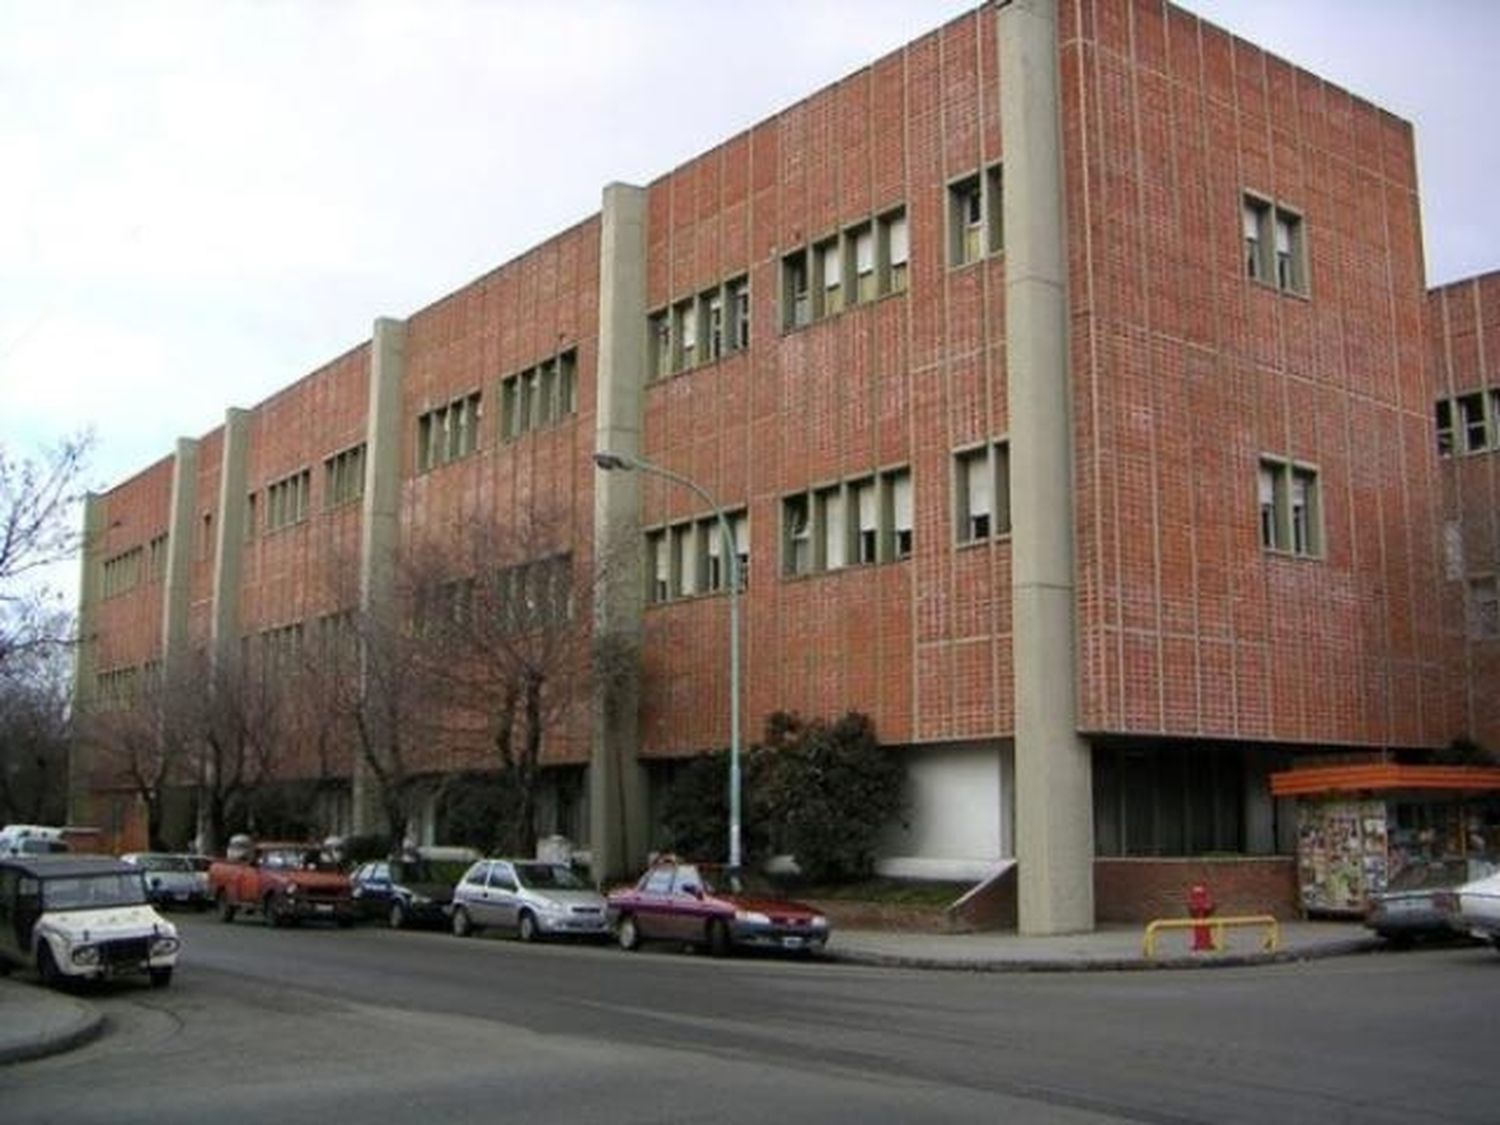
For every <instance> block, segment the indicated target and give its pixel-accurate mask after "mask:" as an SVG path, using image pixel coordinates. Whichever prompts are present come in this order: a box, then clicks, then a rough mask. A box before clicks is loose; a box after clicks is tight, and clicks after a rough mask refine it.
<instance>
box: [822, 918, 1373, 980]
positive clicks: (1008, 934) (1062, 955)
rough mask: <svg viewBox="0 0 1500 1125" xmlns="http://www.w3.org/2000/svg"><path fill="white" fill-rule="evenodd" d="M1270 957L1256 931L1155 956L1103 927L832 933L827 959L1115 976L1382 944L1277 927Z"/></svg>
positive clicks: (1335, 927)
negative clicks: (1200, 948)
mask: <svg viewBox="0 0 1500 1125" xmlns="http://www.w3.org/2000/svg"><path fill="white" fill-rule="evenodd" d="M1279 929H1280V935H1279V936H1280V944H1279V947H1278V948H1277V949H1276V950H1275V951H1269V952H1268V951H1266V950H1264V949H1263V948H1262V943H1263V940H1264V936H1265V931H1264V930H1263V929H1261V928H1259V927H1253V928H1245V929H1239V928H1233V929H1227V930H1225V939H1226V940H1225V946H1226V948H1225V949H1223V950H1222V951H1220V952H1216V953H1192V952H1191V951H1190V949H1189V946H1190V945H1191V935H1190V933H1189V932H1188V931H1186V930H1172V931H1165V932H1163V933H1161V934H1159V935H1158V936H1157V939H1156V949H1155V956H1154V957H1150V958H1148V957H1147V956H1146V955H1145V952H1144V949H1143V939H1144V937H1145V927H1144V926H1107V927H1102V928H1100V929H1098V930H1095V931H1094V932H1093V933H1088V934H1066V935H1063V936H1060V937H1024V936H1022V935H1020V934H1017V933H1015V932H1014V931H1004V932H995V933H978V934H942V933H911V932H898V931H890V930H840V929H835V930H834V932H833V937H832V939H831V940H830V941H829V943H828V951H827V957H828V959H829V960H832V961H844V962H848V963H850V964H857V965H881V966H886V967H889V968H908V969H958V970H968V971H971V972H1001V973H1003V972H1079V971H1086V970H1095V971H1111V972H1118V971H1120V970H1126V969H1200V968H1215V967H1227V966H1234V965H1260V964H1274V963H1277V962H1284V961H1306V960H1312V959H1314V958H1318V957H1339V956H1343V955H1345V954H1350V953H1364V952H1368V951H1370V950H1373V949H1378V948H1379V947H1380V945H1381V941H1380V939H1379V938H1377V937H1376V936H1375V935H1374V934H1373V933H1371V932H1370V931H1369V930H1367V929H1365V927H1364V926H1362V925H1360V924H1358V923H1353V922H1283V923H1281V925H1280V927H1279Z"/></svg>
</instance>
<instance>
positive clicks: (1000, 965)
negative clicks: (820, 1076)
mask: <svg viewBox="0 0 1500 1125" xmlns="http://www.w3.org/2000/svg"><path fill="white" fill-rule="evenodd" d="M1144 933H1145V930H1144V927H1141V926H1111V927H1106V928H1103V929H1099V930H1095V931H1094V932H1093V933H1090V934H1070V935H1065V936H1062V937H1023V936H1021V935H1020V934H1017V933H1014V932H1001V933H980V934H941V933H918V932H915V931H910V930H907V931H898V930H857V929H856V930H835V931H834V933H833V939H832V941H831V942H830V943H829V946H828V952H827V959H828V960H830V961H839V962H845V963H848V964H856V965H877V966H884V967H887V968H908V969H949V970H960V971H968V972H999V973H1004V972H1079V971H1085V970H1094V971H1120V970H1125V969H1189V968H1191V969H1199V968H1212V967H1225V966H1231V965H1257V964H1271V963H1275V962H1280V961H1302V960H1310V959H1312V958H1316V957H1337V956H1342V955H1344V954H1350V953H1363V952H1366V951H1368V950H1372V949H1376V948H1378V947H1379V946H1380V944H1381V943H1380V940H1379V939H1378V938H1376V937H1375V936H1374V935H1373V934H1371V933H1370V931H1369V930H1366V929H1365V928H1364V927H1363V926H1361V925H1357V924H1353V923H1341V922H1286V923H1283V924H1282V925H1281V927H1280V938H1281V943H1280V948H1279V949H1277V950H1276V951H1274V952H1266V951H1264V950H1262V949H1261V941H1262V936H1263V932H1262V931H1259V930H1229V931H1226V945H1227V948H1226V949H1225V950H1223V951H1222V952H1218V953H1199V954H1193V953H1190V952H1188V945H1189V934H1188V933H1187V932H1186V931H1173V932H1169V933H1163V934H1162V935H1160V937H1159V938H1158V939H1157V948H1156V956H1155V957H1153V958H1147V957H1146V956H1145V955H1144V953H1143V951H1142V938H1143V936H1144ZM102 1026H103V1019H102V1017H101V1016H100V1014H99V1011H98V1009H97V1008H95V1007H94V1005H93V1004H90V1003H89V1002H88V1001H87V1000H85V999H81V998H78V997H74V996H69V995H67V994H65V993H60V992H55V991H52V990H49V989H45V988H42V987H41V986H40V985H38V984H37V983H36V982H35V980H33V979H32V978H31V977H30V975H29V974H28V975H26V976H24V977H21V978H19V979H5V978H0V1066H3V1065H5V1064H7V1063H15V1062H20V1061H21V1060H23V1059H34V1058H41V1057H42V1056H44V1055H52V1054H57V1053H59V1052H62V1051H68V1050H72V1049H73V1048H74V1047H78V1046H81V1045H82V1044H84V1043H87V1042H89V1041H90V1040H92V1039H93V1038H94V1037H95V1036H97V1035H98V1034H99V1032H100V1031H101V1030H102Z"/></svg>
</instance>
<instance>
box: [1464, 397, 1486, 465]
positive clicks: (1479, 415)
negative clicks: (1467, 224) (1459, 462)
mask: <svg viewBox="0 0 1500 1125" xmlns="http://www.w3.org/2000/svg"><path fill="white" fill-rule="evenodd" d="M1457 401H1458V415H1459V422H1460V424H1461V425H1462V426H1463V434H1464V452H1465V453H1480V452H1483V451H1484V450H1485V449H1487V448H1488V447H1489V428H1488V426H1487V425H1486V422H1485V417H1484V395H1483V394H1482V393H1480V392H1478V391H1476V392H1475V393H1473V394H1468V395H1460V396H1459V398H1458V400H1457Z"/></svg>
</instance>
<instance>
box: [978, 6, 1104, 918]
mask: <svg viewBox="0 0 1500 1125" xmlns="http://www.w3.org/2000/svg"><path fill="white" fill-rule="evenodd" d="M997 25H998V34H999V40H1000V42H999V48H1000V134H1001V138H1002V146H1003V153H1004V159H1005V191H1004V215H1003V218H1004V229H1005V234H1006V245H1005V325H1006V371H1007V377H1008V380H1009V382H1008V390H1009V403H1010V473H1011V553H1012V573H1013V580H1012V581H1013V585H1012V594H1011V597H1012V607H1013V612H1014V622H1015V624H1014V633H1013V644H1014V659H1013V664H1014V667H1015V709H1016V858H1017V860H1018V862H1019V876H1020V886H1019V901H1018V907H1019V915H1020V918H1019V920H1020V929H1021V932H1022V933H1027V934H1061V933H1071V932H1078V931H1084V930H1091V929H1093V926H1094V895H1093V855H1094V833H1093V800H1092V797H1093V795H1092V780H1091V769H1090V752H1089V747H1088V745H1087V743H1085V742H1084V740H1083V739H1081V738H1080V737H1079V736H1078V687H1077V684H1078V679H1077V677H1078V669H1077V657H1076V650H1077V641H1076V633H1075V621H1074V614H1075V609H1074V577H1073V450H1072V445H1073V443H1072V403H1071V395H1070V393H1069V376H1068V278H1067V267H1068V256H1067V242H1066V233H1065V231H1064V226H1063V216H1064V209H1063V165H1062V123H1061V101H1060V98H1059V90H1058V85H1059V83H1058V40H1057V3H1056V0H1011V3H1009V4H1007V5H1005V6H1003V7H1002V8H1000V10H999V15H998V20H997Z"/></svg>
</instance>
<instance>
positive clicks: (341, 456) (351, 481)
mask: <svg viewBox="0 0 1500 1125" xmlns="http://www.w3.org/2000/svg"><path fill="white" fill-rule="evenodd" d="M364 494H365V443H364V442H360V443H359V444H358V445H352V446H350V447H349V448H348V449H345V450H343V451H342V452H340V453H335V454H334V455H333V456H332V457H329V458H326V459H325V460H324V461H323V507H325V508H332V507H334V506H335V505H338V504H344V503H347V502H348V501H350V500H357V499H359V498H360V497H361V496H363V495H364ZM254 499H255V498H254V497H253V496H252V497H251V501H252V506H251V510H252V511H253V510H254V506H253V501H254Z"/></svg>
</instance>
